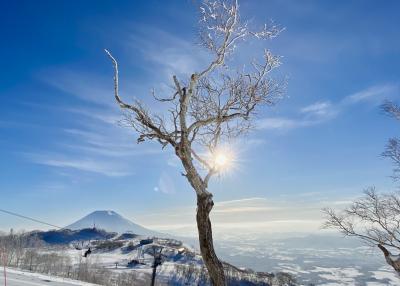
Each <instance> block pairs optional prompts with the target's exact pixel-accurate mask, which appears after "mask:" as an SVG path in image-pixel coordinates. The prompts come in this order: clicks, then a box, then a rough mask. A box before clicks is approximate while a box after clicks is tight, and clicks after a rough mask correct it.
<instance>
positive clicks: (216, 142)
mask: <svg viewBox="0 0 400 286" xmlns="http://www.w3.org/2000/svg"><path fill="white" fill-rule="evenodd" d="M199 8H200V9H199V12H200V21H199V41H200V44H201V46H202V47H203V48H205V49H206V50H208V51H209V52H210V53H211V59H210V62H209V63H208V64H207V65H206V66H205V67H204V69H202V70H200V71H196V72H194V73H193V74H191V75H188V78H187V79H183V80H181V79H178V77H177V76H176V75H174V76H172V80H173V92H172V95H171V96H169V97H159V96H157V95H156V94H155V93H153V94H152V95H153V96H154V98H155V100H157V101H158V102H163V103H165V104H166V112H168V114H164V115H162V114H161V115H160V114H154V113H152V112H150V110H148V109H146V108H145V106H144V105H143V104H142V103H141V102H139V101H135V102H133V103H127V102H125V101H124V100H123V99H122V98H121V97H120V95H119V83H118V63H117V60H116V59H115V58H114V57H113V56H112V54H111V53H110V52H109V51H107V50H106V52H107V54H108V56H109V57H110V59H111V60H112V63H113V65H114V71H115V76H114V93H115V100H116V101H117V103H118V105H119V107H120V108H121V109H123V110H125V111H126V112H125V119H126V122H127V123H128V124H129V126H131V127H133V128H134V129H135V130H136V131H137V132H138V133H139V138H138V143H139V142H143V141H146V140H155V141H158V142H159V143H160V144H161V145H162V147H163V148H164V147H166V146H170V147H172V148H173V150H174V153H175V154H176V156H177V157H178V158H179V159H180V161H181V162H182V165H183V168H184V170H185V172H184V173H183V175H184V176H185V177H186V178H187V180H188V182H189V183H190V185H191V186H192V188H193V189H194V191H195V192H196V196H197V215H196V219H197V228H198V234H199V242H200V250H201V254H202V257H203V261H204V263H205V265H206V267H207V269H208V273H209V275H210V279H211V282H212V284H213V285H225V284H226V279H225V276H224V270H223V266H222V264H221V262H220V261H219V260H218V258H217V256H216V254H215V251H214V246H213V238H212V228H211V222H210V218H209V215H210V212H211V210H212V208H213V205H214V202H213V195H212V194H211V193H210V192H209V191H208V184H209V180H210V178H211V177H212V176H214V175H216V174H218V173H220V172H221V171H222V169H223V167H224V166H223V163H224V161H225V158H221V155H220V152H221V146H223V144H224V143H226V142H229V140H231V138H235V137H237V136H238V135H240V134H244V133H246V132H247V131H249V129H250V128H251V127H252V126H253V123H254V115H255V114H256V112H257V110H258V109H259V107H261V106H270V105H273V104H275V103H276V102H277V100H278V99H280V98H281V96H282V93H283V92H282V90H283V88H282V82H281V81H277V80H274V79H273V78H272V77H271V76H270V72H271V71H272V70H273V69H274V68H276V67H278V66H279V65H280V57H278V56H274V55H273V54H272V53H271V52H270V51H269V50H265V51H264V54H263V57H262V60H260V61H256V60H253V61H252V62H251V63H250V64H249V65H247V67H246V68H242V69H240V70H235V69H234V68H232V67H230V66H229V65H228V64H227V59H228V58H229V57H232V55H233V52H234V51H235V48H236V46H237V44H238V43H239V42H241V41H244V40H246V39H250V38H255V39H272V38H274V37H276V36H277V35H278V34H279V33H280V32H281V30H282V29H281V28H279V27H278V26H275V25H273V24H271V25H264V26H263V27H262V29H260V30H259V31H253V30H251V29H250V28H249V23H248V22H246V21H243V20H241V18H240V16H239V6H238V3H237V0H226V1H223V0H220V1H208V0H205V1H203V2H202V3H201V4H200V7H199Z"/></svg>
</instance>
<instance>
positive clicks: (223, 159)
mask: <svg viewBox="0 0 400 286" xmlns="http://www.w3.org/2000/svg"><path fill="white" fill-rule="evenodd" d="M214 161H215V162H214V163H215V165H216V166H217V167H222V168H223V167H224V166H226V165H227V164H228V162H229V159H228V157H227V155H226V154H224V153H219V154H217V155H216V156H215V160H214Z"/></svg>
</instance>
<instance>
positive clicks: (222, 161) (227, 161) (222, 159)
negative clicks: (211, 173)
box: [211, 148, 234, 172]
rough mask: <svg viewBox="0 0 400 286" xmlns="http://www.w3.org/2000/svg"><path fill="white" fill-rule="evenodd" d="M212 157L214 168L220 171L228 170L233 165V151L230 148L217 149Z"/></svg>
mask: <svg viewBox="0 0 400 286" xmlns="http://www.w3.org/2000/svg"><path fill="white" fill-rule="evenodd" d="M211 157H212V163H213V166H214V169H215V170H216V171H218V172H226V171H228V170H229V169H231V167H232V165H233V161H234V160H233V153H232V151H231V150H229V149H226V148H221V149H219V150H217V151H215V152H214V153H213V154H212V156H211Z"/></svg>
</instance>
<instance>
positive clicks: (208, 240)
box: [196, 193, 226, 286]
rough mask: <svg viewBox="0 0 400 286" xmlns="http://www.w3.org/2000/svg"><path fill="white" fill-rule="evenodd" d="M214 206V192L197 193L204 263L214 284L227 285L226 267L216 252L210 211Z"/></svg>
mask: <svg viewBox="0 0 400 286" xmlns="http://www.w3.org/2000/svg"><path fill="white" fill-rule="evenodd" d="M213 206H214V202H213V200H212V194H210V193H198V194H197V215H196V219H197V229H198V232H199V243H200V251H201V256H202V257H203V261H204V264H205V265H206V267H207V270H208V274H209V276H210V280H211V284H212V285H213V286H225V285H226V280H225V274H224V267H223V265H222V263H221V261H219V259H218V257H217V255H216V254H215V250H214V245H213V237H212V227H211V221H210V217H209V215H210V212H211V210H212V208H213Z"/></svg>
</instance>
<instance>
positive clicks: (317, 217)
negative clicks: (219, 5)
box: [141, 193, 351, 235]
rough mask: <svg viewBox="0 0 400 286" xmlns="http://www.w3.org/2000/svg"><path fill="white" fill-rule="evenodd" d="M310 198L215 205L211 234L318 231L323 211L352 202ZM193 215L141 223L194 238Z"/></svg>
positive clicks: (155, 216) (171, 213)
mask: <svg viewBox="0 0 400 286" xmlns="http://www.w3.org/2000/svg"><path fill="white" fill-rule="evenodd" d="M299 195H301V194H299ZM310 195H311V194H310V193H304V197H305V198H304V200H298V198H297V197H296V200H289V199H287V198H285V199H279V198H274V199H268V198H264V197H250V198H242V199H236V200H229V201H221V202H216V203H215V206H214V209H213V211H212V212H211V216H212V220H213V225H214V232H215V233H216V234H221V233H224V234H234V233H236V232H237V229H238V228H241V229H246V231H247V232H251V233H258V234H266V233H278V232H279V233H280V232H294V231H295V232H312V231H317V230H319V229H320V227H321V225H322V222H323V220H324V217H323V213H322V212H321V209H322V208H323V207H326V206H332V205H335V206H336V207H341V206H344V205H348V204H349V203H350V202H351V199H347V198H346V199H343V198H342V199H340V200H336V199H335V198H331V199H329V200H328V199H327V198H326V197H323V194H322V193H313V199H310V198H309V196H310ZM295 196H298V195H295ZM195 211H196V208H195V206H191V207H184V208H179V209H170V210H164V211H163V212H160V213H157V212H154V213H152V214H151V215H149V214H147V215H146V216H143V217H142V218H141V221H142V223H144V224H145V225H147V226H151V227H154V228H158V229H159V230H165V231H172V232H174V233H176V234H178V235H187V234H188V233H193V234H195V233H196V229H195V225H196V224H195V221H194V219H195ZM177 214H179V215H177Z"/></svg>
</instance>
